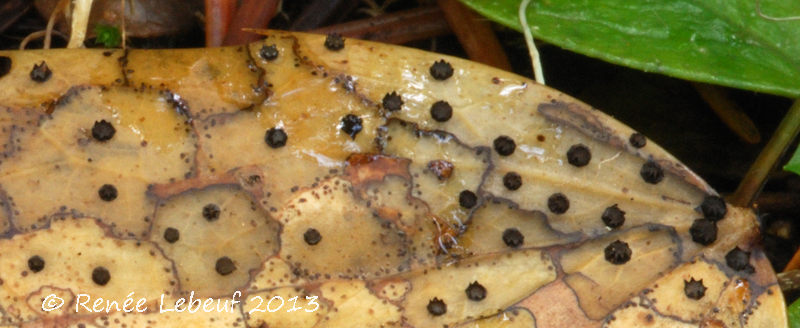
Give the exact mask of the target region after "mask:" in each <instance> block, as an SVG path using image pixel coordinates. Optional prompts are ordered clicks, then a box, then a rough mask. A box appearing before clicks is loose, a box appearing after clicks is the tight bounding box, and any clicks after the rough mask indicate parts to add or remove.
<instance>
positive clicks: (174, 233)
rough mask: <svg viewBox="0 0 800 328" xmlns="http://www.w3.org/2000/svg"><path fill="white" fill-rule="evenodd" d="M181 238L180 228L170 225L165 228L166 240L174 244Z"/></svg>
mask: <svg viewBox="0 0 800 328" xmlns="http://www.w3.org/2000/svg"><path fill="white" fill-rule="evenodd" d="M180 238H181V233H180V232H179V231H178V229H175V228H173V227H169V228H167V230H164V240H166V241H167V242H168V243H170V244H174V243H175V242H176V241H178V239H180Z"/></svg>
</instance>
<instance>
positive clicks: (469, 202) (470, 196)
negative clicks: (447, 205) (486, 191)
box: [458, 190, 478, 208]
mask: <svg viewBox="0 0 800 328" xmlns="http://www.w3.org/2000/svg"><path fill="white" fill-rule="evenodd" d="M458 204H459V205H461V207H463V208H473V207H475V205H478V195H476V194H475V193H474V192H472V191H470V190H462V191H461V193H459V194H458Z"/></svg>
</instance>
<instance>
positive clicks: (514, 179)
mask: <svg viewBox="0 0 800 328" xmlns="http://www.w3.org/2000/svg"><path fill="white" fill-rule="evenodd" d="M503 186H505V187H506V189H508V190H512V191H513V190H517V189H519V188H520V187H522V177H521V176H520V175H519V173H517V172H508V173H506V175H504V176H503Z"/></svg>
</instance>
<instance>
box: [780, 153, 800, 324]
mask: <svg viewBox="0 0 800 328" xmlns="http://www.w3.org/2000/svg"><path fill="white" fill-rule="evenodd" d="M783 169H784V170H786V171H789V172H794V173H797V174H800V147H797V150H795V151H794V155H792V158H791V159H789V163H786V166H784V167H783ZM798 307H800V306H798ZM798 316H799V317H798V319H800V309H798ZM798 327H800V322H798Z"/></svg>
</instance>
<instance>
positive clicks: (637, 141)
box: [628, 132, 647, 148]
mask: <svg viewBox="0 0 800 328" xmlns="http://www.w3.org/2000/svg"><path fill="white" fill-rule="evenodd" d="M628 142H630V143H631V146H633V147H634V148H642V147H644V146H645V145H647V138H645V137H644V135H643V134H641V133H639V132H634V133H633V134H631V137H630V138H628Z"/></svg>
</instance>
